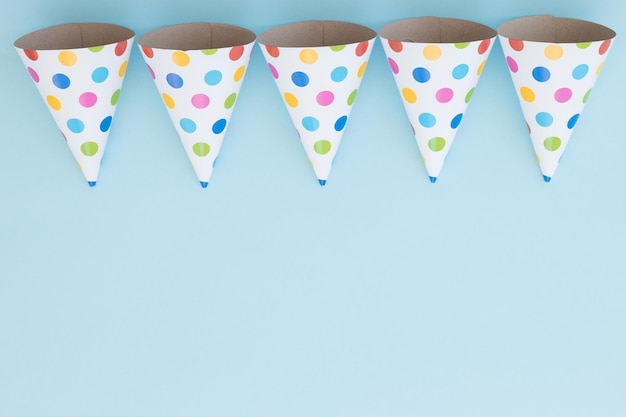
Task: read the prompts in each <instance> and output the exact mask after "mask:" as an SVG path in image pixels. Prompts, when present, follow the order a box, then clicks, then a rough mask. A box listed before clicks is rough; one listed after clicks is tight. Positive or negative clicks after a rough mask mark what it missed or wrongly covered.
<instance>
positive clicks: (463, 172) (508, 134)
mask: <svg viewBox="0 0 626 417" xmlns="http://www.w3.org/2000/svg"><path fill="white" fill-rule="evenodd" d="M625 4H626V3H624V2H620V1H616V0H613V1H611V0H598V1H594V2H587V1H583V0H573V1H560V0H554V1H518V2H496V1H485V0H476V1H472V2H469V3H468V2H465V1H455V0H442V1H439V2H415V1H404V0H401V1H395V2H380V1H375V0H364V1H362V2H353V1H350V2H349V1H344V2H337V1H332V0H319V1H315V2H300V1H284V0H269V1H265V2H257V1H248V0H244V1H243V2H214V1H207V2H200V1H192V0H179V1H176V2H170V3H164V2H154V1H142V0H130V1H129V0H125V1H122V0H111V1H108V2H84V1H78V0H59V1H56V2H51V1H44V0H30V1H23V2H11V3H9V4H7V5H4V6H3V12H2V14H1V16H0V59H1V60H2V65H1V67H0V74H1V77H0V80H1V83H0V88H1V90H0V92H1V94H0V109H1V112H0V117H1V120H2V126H3V127H4V132H3V134H2V140H1V141H0V174H1V175H0V416H2V417H31V416H33V417H34V416H46V417H55V416H64V417H73V416H81V417H83V416H90V417H98V416H116V417H125V416H129V417H131V416H132V417H137V416H151V417H158V416H207V415H208V416H220V417H230V416H232V417H243V416H254V417H265V416H268V417H269V416H271V417H292V416H298V417H308V416H311V417H319V416H342V417H345V416H359V417H369V416H372V417H374V416H398V417H399V416H416V415H419V416H466V417H469V416H481V417H500V416H508V417H514V416H533V417H542V416H546V417H548V416H549V417H557V416H563V417H578V416H580V417H583V416H584V417H587V416H591V415H593V416H623V415H626V401H625V399H624V393H625V392H626V354H625V353H626V336H625V333H624V330H625V321H626V303H625V302H624V299H625V296H626V283H625V281H624V277H625V276H626V274H625V272H624V248H625V245H624V233H625V232H626V223H625V214H624V213H625V212H626V199H625V198H624V181H625V179H626V167H625V165H624V163H623V157H624V155H625V154H626V142H625V141H624V138H623V135H624V133H623V128H622V126H623V119H624V115H623V109H624V101H623V100H624V94H623V93H624V91H625V89H626V85H625V84H624V81H623V79H624V78H623V71H622V69H623V67H624V65H626V56H625V55H624V47H623V45H622V40H621V38H620V35H621V34H622V33H625V32H626V27H625V23H624V19H623V16H625V15H626V6H625ZM542 13H550V14H554V15H557V16H566V17H573V18H581V19H586V20H591V21H595V22H598V23H602V24H604V25H606V26H609V27H611V28H613V29H614V30H615V31H616V32H617V33H618V37H617V39H616V41H615V44H614V47H613V49H612V51H611V53H610V56H609V57H608V60H607V62H606V65H605V67H604V71H603V73H602V75H601V76H600V78H599V80H598V83H597V84H596V86H595V88H594V92H593V94H592V96H591V98H590V100H589V102H588V103H587V107H586V108H585V112H584V113H583V116H582V117H581V120H580V122H579V124H578V126H577V128H576V131H575V132H574V135H573V137H572V141H571V142H570V145H569V147H568V148H567V151H566V153H565V156H564V158H563V160H562V162H561V165H560V167H559V169H558V171H557V173H556V175H555V177H554V179H553V181H552V183H550V184H545V183H544V182H543V180H542V178H541V175H540V172H539V168H538V166H537V162H536V160H535V157H534V152H533V150H532V147H531V144H530V140H529V137H528V135H527V131H526V127H525V124H524V121H523V119H522V116H521V112H520V109H519V105H518V102H517V98H516V97H515V93H514V90H513V87H512V83H511V81H510V77H509V75H508V72H507V69H506V66H505V63H504V59H503V56H502V51H501V49H500V46H499V45H496V46H495V47H494V49H493V51H492V53H491V56H490V59H489V61H488V63H487V65H486V67H485V70H484V72H483V76H482V79H481V81H480V83H479V85H478V88H477V90H476V93H475V94H474V98H473V100H472V103H471V106H470V107H469V109H468V112H467V114H466V117H465V118H464V121H463V124H462V126H461V128H460V131H459V134H458V136H457V138H456V141H455V143H454V146H453V148H452V151H451V153H450V155H449V157H448V160H447V163H446V165H445V167H444V170H443V171H442V174H441V176H440V178H439V181H438V182H437V184H435V185H433V184H430V183H429V182H428V178H427V176H426V173H425V169H424V166H423V164H422V161H421V158H420V156H419V152H418V149H417V145H416V144H415V141H414V139H413V137H412V134H411V128H410V126H409V124H408V122H407V119H406V116H405V114H404V110H403V107H402V102H401V99H400V96H399V95H398V94H397V91H396V89H395V85H394V83H393V78H392V75H391V72H390V71H389V68H388V66H387V63H386V60H385V57H384V54H383V51H382V47H381V45H380V43H379V42H378V41H377V43H376V45H375V48H374V51H373V53H372V56H371V59H370V64H369V66H368V69H367V71H366V73H365V77H364V79H363V83H362V85H361V90H360V92H359V96H358V98H357V101H356V103H355V107H354V111H353V113H352V117H351V119H350V121H349V124H348V127H347V129H346V132H345V135H344V138H343V142H342V145H341V148H340V150H339V153H338V156H337V158H336V160H335V165H334V168H333V171H332V173H331V176H330V178H329V182H328V184H327V186H326V187H324V188H322V187H320V186H319V185H318V183H317V181H316V180H315V177H314V175H313V172H312V170H311V168H310V166H309V164H308V162H307V160H306V157H305V155H304V151H303V150H302V147H301V145H300V143H299V141H298V138H297V136H296V134H295V131H294V129H293V126H292V125H291V121H290V120H289V118H288V115H287V111H286V109H285V107H284V105H283V103H282V101H281V97H280V95H279V94H278V90H277V89H276V87H275V85H274V81H273V80H272V77H271V75H270V72H269V71H268V69H267V67H266V65H265V62H264V60H263V57H262V55H261V53H260V50H259V49H258V47H257V48H255V50H254V52H253V55H252V59H251V62H250V66H249V71H248V73H247V75H246V79H245V81H244V85H243V88H242V90H241V94H240V98H239V101H238V103H237V108H236V109H235V112H234V115H233V118H232V120H231V124H230V127H229V130H228V133H227V137H226V141H225V144H224V146H223V148H222V152H221V156H220V160H219V162H218V165H217V167H216V171H215V173H214V175H213V178H212V180H211V183H210V185H209V187H208V188H207V189H202V188H200V186H199V185H198V182H197V180H196V178H195V175H194V173H193V171H192V169H191V167H190V165H189V163H188V161H187V158H186V156H185V155H184V152H183V150H182V147H181V145H180V143H179V141H178V138H177V136H176V133H175V131H174V128H173V126H172V125H171V123H170V120H169V119H168V117H167V114H166V111H165V108H164V106H163V104H162V102H161V101H160V98H159V95H158V93H157V91H156V89H155V87H154V85H153V82H152V80H151V79H150V77H149V74H148V72H147V70H146V68H145V65H144V63H143V61H142V59H141V56H140V54H139V53H138V50H137V49H136V46H134V47H133V48H134V50H133V55H132V57H131V60H130V65H129V68H128V73H127V76H126V81H125V84H124V88H123V90H122V96H121V98H120V103H119V106H118V109H117V113H116V118H115V120H114V122H113V128H112V131H111V136H110V138H109V145H108V148H107V154H106V157H105V160H104V162H103V166H102V170H101V172H100V179H99V181H98V185H97V186H96V187H95V188H93V189H91V188H89V187H88V186H87V184H86V183H85V181H84V179H83V178H82V175H81V174H80V171H79V170H78V169H77V167H76V165H75V163H74V161H73V158H72V156H71V154H70V153H69V151H68V149H67V147H66V145H65V144H64V142H63V140H62V138H61V135H60V134H59V133H58V131H57V129H56V126H55V125H54V122H53V120H52V118H51V117H50V114H49V113H48V110H47V108H46V106H45V105H44V103H43V101H42V100H41V98H40V97H39V95H38V93H37V91H36V89H35V86H34V85H33V83H32V81H31V80H30V78H29V76H28V74H27V73H26V71H25V70H24V67H23V65H22V63H21V62H20V60H19V58H18V56H17V54H16V52H15V51H14V50H13V46H12V43H13V41H14V40H15V39H16V38H18V37H19V36H21V35H24V34H26V33H28V32H31V31H33V30H37V29H40V28H43V27H47V26H51V25H55V24H60V23H66V22H73V21H102V22H110V23H117V24H121V25H125V26H128V27H130V28H132V29H133V30H135V31H136V32H137V34H138V35H141V34H143V33H145V32H147V31H149V30H152V29H155V28H158V27H162V26H165V25H170V24H175V23H182V22H191V21H199V20H205V21H214V22H225V23H232V24H237V25H241V26H244V27H247V28H249V29H251V30H253V31H254V32H255V33H257V34H260V33H261V32H263V31H264V30H267V29H269V28H271V27H274V26H277V25H279V24H283V23H287V22H293V21H298V20H307V19H337V20H349V21H353V22H356V23H360V24H364V25H367V26H369V27H371V28H372V29H374V30H378V29H380V28H381V27H382V26H383V25H385V24H387V23H390V22H392V21H395V20H400V19H403V18H408V17H414V16H424V15H436V16H447V17H458V18H464V19H469V20H474V21H478V22H480V23H483V24H486V25H489V26H491V27H494V28H495V27H497V26H498V25H499V24H500V23H502V22H504V21H506V20H509V19H512V18H516V17H521V16H526V15H532V14H542Z"/></svg>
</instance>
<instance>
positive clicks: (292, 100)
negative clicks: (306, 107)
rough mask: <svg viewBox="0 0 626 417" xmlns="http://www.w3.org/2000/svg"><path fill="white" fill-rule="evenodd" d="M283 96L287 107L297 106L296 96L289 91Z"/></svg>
mask: <svg viewBox="0 0 626 417" xmlns="http://www.w3.org/2000/svg"><path fill="white" fill-rule="evenodd" d="M284 97H285V103H287V105H288V106H289V107H291V108H296V107H298V99H297V98H296V96H294V95H293V94H291V93H285V94H284Z"/></svg>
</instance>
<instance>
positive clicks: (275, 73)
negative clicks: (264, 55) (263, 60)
mask: <svg viewBox="0 0 626 417" xmlns="http://www.w3.org/2000/svg"><path fill="white" fill-rule="evenodd" d="M267 66H268V67H270V71H271V72H272V77H274V79H276V80H277V79H278V70H277V69H276V67H275V66H273V65H272V64H267Z"/></svg>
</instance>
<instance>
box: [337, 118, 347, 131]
mask: <svg viewBox="0 0 626 417" xmlns="http://www.w3.org/2000/svg"><path fill="white" fill-rule="evenodd" d="M346 123H348V116H341V117H340V118H339V119H337V121H336V122H335V130H336V131H337V132H341V131H342V130H343V128H344V127H346Z"/></svg>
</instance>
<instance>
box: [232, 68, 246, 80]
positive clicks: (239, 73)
mask: <svg viewBox="0 0 626 417" xmlns="http://www.w3.org/2000/svg"><path fill="white" fill-rule="evenodd" d="M245 72H246V66H245V65H242V66H240V67H239V68H237V71H235V75H234V76H233V79H234V80H235V81H239V80H241V79H242V78H243V74H245Z"/></svg>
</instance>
